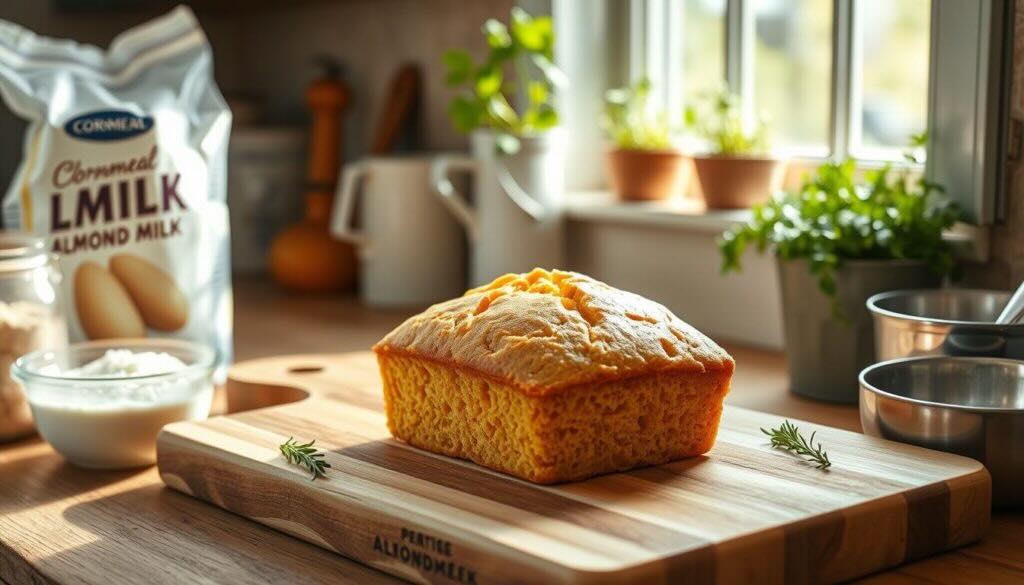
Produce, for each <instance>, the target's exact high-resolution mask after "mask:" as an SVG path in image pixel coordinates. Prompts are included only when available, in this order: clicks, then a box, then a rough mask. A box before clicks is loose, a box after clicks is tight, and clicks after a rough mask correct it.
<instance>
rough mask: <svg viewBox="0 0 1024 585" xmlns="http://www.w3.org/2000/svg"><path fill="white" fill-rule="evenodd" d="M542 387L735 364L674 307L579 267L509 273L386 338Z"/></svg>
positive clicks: (383, 349) (389, 344) (423, 354)
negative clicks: (596, 277) (674, 311)
mask: <svg viewBox="0 0 1024 585" xmlns="http://www.w3.org/2000/svg"><path fill="white" fill-rule="evenodd" d="M373 349H374V351H376V352H378V353H387V352H395V353H400V354H404V355H410V356H415V357H420V358H423V359H428V360H432V361H436V362H440V363H443V364H448V365H452V366H455V367H459V368H466V369H469V370H472V371H475V372H477V373H480V374H483V375H486V376H490V377H493V378H497V379H499V380H501V381H503V382H506V383H508V384H510V385H512V386H514V387H517V388H519V389H520V390H522V391H524V392H526V393H528V394H532V395H543V394H547V393H549V392H552V391H555V390H558V389H561V388H567V387H570V386H577V385H580V384H587V383H594V382H604V381H609V380H617V379H623V378H630V377H633V376H638V375H646V374H654V373H658V372H667V371H672V372H712V371H723V372H724V371H728V372H730V373H731V372H732V370H733V367H734V365H733V360H732V358H731V357H729V354H727V353H726V352H725V350H723V349H722V348H721V347H719V346H718V345H717V344H715V342H713V341H711V340H710V339H708V338H707V337H705V336H704V335H703V334H702V333H701V332H699V331H697V330H696V329H694V328H693V327H691V326H689V325H688V324H686V323H685V322H683V321H682V320H680V319H679V318H678V317H676V316H675V315H673V314H672V312H671V311H669V310H668V309H666V308H665V307H663V306H662V305H659V304H658V303H655V302H654V301H651V300H648V299H645V298H643V297H641V296H639V295H636V294H633V293H630V292H626V291H623V290H619V289H617V288H613V287H611V286H608V285H607V284H605V283H603V282H600V281H597V280H594V279H593V278H590V277H589V276H585V275H583V274H578V273H575V272H562V271H559V270H554V271H550V272H549V271H547V270H543V269H540V268H536V269H534V270H533V271H532V272H530V273H528V274H506V275H505V276H501V277H499V278H497V279H495V280H494V282H492V283H490V284H488V285H485V286H481V287H479V288H474V289H471V290H469V291H467V292H466V294H465V295H463V296H462V297H459V298H456V299H452V300H450V301H445V302H443V303H439V304H436V305H434V306H432V307H430V308H429V309H427V310H426V311H424V312H422V313H420V314H418V315H416V316H413V317H410V318H409V319H408V320H406V321H405V322H404V323H402V324H401V325H399V326H398V327H397V328H396V329H395V330H394V331H392V332H391V333H389V334H388V335H387V336H386V337H384V339H382V340H381V341H380V342H379V343H377V345H375V346H374V348H373Z"/></svg>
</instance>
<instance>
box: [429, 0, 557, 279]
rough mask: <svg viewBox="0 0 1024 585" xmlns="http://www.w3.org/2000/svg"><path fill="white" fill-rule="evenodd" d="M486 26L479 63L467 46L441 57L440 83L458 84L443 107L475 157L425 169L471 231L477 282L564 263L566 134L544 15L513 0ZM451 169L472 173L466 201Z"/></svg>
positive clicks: (548, 23)
mask: <svg viewBox="0 0 1024 585" xmlns="http://www.w3.org/2000/svg"><path fill="white" fill-rule="evenodd" d="M483 32H484V35H485V37H486V40H487V46H488V53H487V55H486V57H485V58H484V60H483V61H482V62H479V63H478V62H475V61H474V59H473V57H472V56H471V55H470V54H469V53H468V52H467V51H464V50H452V51H448V52H446V53H445V55H444V63H445V66H446V68H447V71H448V73H447V83H448V85H449V86H450V87H454V88H458V89H459V93H458V95H457V96H455V98H454V99H452V101H451V103H450V105H449V108H448V114H449V116H450V117H451V120H452V122H453V123H454V125H455V127H456V128H457V129H458V130H460V131H461V132H465V133H469V134H470V150H471V154H472V156H471V157H469V158H465V157H441V158H440V159H439V160H437V161H436V162H435V164H434V168H433V170H432V174H433V178H434V185H435V189H436V191H437V192H438V194H439V195H440V196H441V197H442V201H444V203H445V204H446V205H448V207H449V208H450V209H451V210H452V212H453V213H454V215H455V216H456V217H457V218H458V219H459V220H460V221H462V222H463V223H464V224H465V226H466V229H467V231H468V232H469V236H470V240H471V243H472V245H473V253H472V269H471V280H472V281H473V283H474V284H481V283H484V282H488V281H490V280H491V279H492V278H493V277H495V276H498V275H499V274H503V273H506V272H523V271H528V270H530V269H532V268H533V267H534V266H559V265H561V264H562V263H563V243H562V241H563V237H562V227H561V225H562V224H561V214H560V211H561V199H562V194H563V190H564V189H563V185H564V172H565V171H564V166H565V165H564V148H565V140H564V135H563V133H562V132H561V131H559V129H558V128H557V126H558V114H557V112H556V110H555V106H554V98H553V90H554V89H555V88H556V87H557V86H560V85H563V84H565V83H566V82H565V79H564V75H563V74H562V72H561V71H560V70H559V69H558V68H557V67H556V66H555V64H554V61H553V59H554V46H555V33H554V27H553V25H552V21H551V18H550V17H547V16H540V17H536V18H534V17H531V16H530V15H529V14H527V13H526V12H525V11H523V10H522V9H520V8H518V7H516V8H513V9H512V14H511V19H510V22H509V24H508V25H506V24H504V23H502V22H499V21H498V20H495V19H491V20H488V21H487V22H486V23H485V24H484V27H483ZM515 97H519V98H520V99H519V100H516V99H514V98H515ZM517 101H518V102H519V103H520V107H519V108H516V107H514V106H513V103H516V102H517ZM453 170H463V171H468V172H470V173H472V174H473V206H472V207H471V206H470V205H469V204H468V203H467V202H466V200H465V199H464V198H463V197H461V196H460V195H459V194H458V193H457V192H456V191H455V189H454V188H453V186H452V184H451V182H450V181H449V179H448V173H449V172H450V171H453Z"/></svg>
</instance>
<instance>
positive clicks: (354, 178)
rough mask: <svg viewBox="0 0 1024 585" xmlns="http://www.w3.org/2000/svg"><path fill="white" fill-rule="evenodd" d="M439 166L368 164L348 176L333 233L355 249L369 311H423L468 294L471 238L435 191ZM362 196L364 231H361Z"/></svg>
mask: <svg viewBox="0 0 1024 585" xmlns="http://www.w3.org/2000/svg"><path fill="white" fill-rule="evenodd" d="M433 160H434V159H433V158H432V157H379V158H369V159H365V160H362V161H359V162H357V163H355V164H351V165H348V166H347V167H345V169H344V170H343V171H342V176H341V181H340V182H339V185H340V192H339V193H338V197H337V202H336V204H335V206H334V216H333V217H332V221H331V232H332V234H333V235H334V236H335V237H337V238H338V239H341V240H345V241H348V242H352V243H353V244H355V246H356V249H357V250H358V255H359V281H360V293H361V296H362V299H363V302H365V303H366V304H368V305H373V306H378V307H420V306H425V305H429V304H432V303H435V302H438V301H442V300H445V299H449V298H452V297H457V296H459V295H461V294H462V293H463V292H464V291H465V289H466V269H465V265H466V259H465V256H466V252H465V238H464V237H463V235H462V229H461V227H460V226H459V224H458V223H457V222H456V221H455V220H454V219H453V218H452V216H451V214H450V213H448V211H447V210H446V209H445V206H444V204H442V203H441V202H440V201H438V199H437V197H436V196H435V195H434V193H433V190H432V189H431V181H430V170H431V164H432V162H433ZM360 186H361V187H362V188H361V189H360V188H359V187H360ZM359 194H361V195H362V204H361V206H360V219H361V225H362V227H361V228H360V229H356V228H354V227H353V226H352V215H353V210H354V208H355V205H356V198H357V197H358V196H359Z"/></svg>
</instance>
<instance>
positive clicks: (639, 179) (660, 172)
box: [607, 149, 690, 201]
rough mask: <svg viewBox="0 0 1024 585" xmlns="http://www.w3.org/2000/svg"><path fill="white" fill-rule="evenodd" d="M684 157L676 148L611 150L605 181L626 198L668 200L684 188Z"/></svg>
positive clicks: (687, 175) (686, 176)
mask: <svg viewBox="0 0 1024 585" xmlns="http://www.w3.org/2000/svg"><path fill="white" fill-rule="evenodd" d="M687 158H688V157H687V156H686V155H684V154H683V153H681V152H679V151H676V150H619V149H616V150H610V151H608V155H607V161H608V165H607V168H608V180H609V182H610V183H611V187H612V191H614V192H615V193H616V194H617V195H618V196H619V198H620V199H623V200H626V201H654V200H658V199H668V198H670V197H675V196H677V195H681V194H682V193H683V190H684V189H685V188H686V182H687V181H688V180H689V178H690V163H689V161H688V160H687Z"/></svg>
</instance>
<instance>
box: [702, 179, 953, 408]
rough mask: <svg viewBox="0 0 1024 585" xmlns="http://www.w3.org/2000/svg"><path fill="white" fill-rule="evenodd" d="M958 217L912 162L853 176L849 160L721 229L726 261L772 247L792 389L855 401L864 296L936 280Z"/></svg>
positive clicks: (868, 340)
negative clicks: (947, 234) (946, 236)
mask: <svg viewBox="0 0 1024 585" xmlns="http://www.w3.org/2000/svg"><path fill="white" fill-rule="evenodd" d="M959 217H960V212H959V210H958V208H957V207H956V206H955V204H953V203H951V202H949V201H948V199H946V198H945V197H944V196H943V195H942V188H941V187H939V186H938V185H935V184H933V183H931V182H929V181H926V180H924V179H916V180H915V179H913V178H912V177H911V175H910V172H909V171H894V170H893V169H891V168H884V169H882V170H879V171H874V172H868V173H866V175H865V177H864V180H863V181H857V180H856V175H855V166H854V162H853V161H846V162H843V163H832V162H829V163H826V164H823V165H821V166H820V167H819V168H818V169H817V171H816V172H815V174H814V175H813V176H810V177H808V178H807V179H805V181H804V182H803V184H802V185H801V186H800V188H799V189H798V190H796V191H794V192H791V193H780V194H777V195H776V196H774V197H773V198H772V199H771V200H769V201H768V202H766V203H764V204H760V205H756V206H754V208H753V218H752V219H751V220H750V221H749V222H748V223H746V224H745V225H740V226H737V227H735V228H733V229H731V230H729V231H727V232H725V233H724V234H723V236H722V239H721V241H720V248H721V252H722V257H723V263H722V269H723V272H728V271H730V270H739V269H740V258H741V257H742V255H743V252H744V250H746V249H747V248H748V246H751V245H753V246H754V247H755V248H756V249H757V250H758V251H760V252H763V251H765V250H767V249H769V248H770V249H771V250H772V251H773V252H774V254H775V256H776V258H777V259H778V270H779V282H780V286H781V289H782V313H783V332H784V335H785V339H786V358H787V361H788V366H789V375H790V388H791V390H792V391H793V392H795V393H797V394H800V395H803V396H807V397H810V398H815V399H818V400H825V401H829V402H844V403H855V402H857V375H858V373H859V372H860V370H861V369H863V368H864V367H866V366H868V365H870V364H871V363H872V362H873V361H874V337H873V334H872V324H871V317H870V315H869V314H868V311H867V309H866V307H865V303H866V301H867V299H868V297H870V296H871V295H873V294H875V293H879V292H883V291H887V290H894V289H906V288H931V287H935V286H938V285H939V284H940V283H941V279H942V278H943V277H944V276H946V275H950V274H952V273H954V271H955V268H956V266H955V263H954V260H953V254H952V251H951V248H950V245H949V244H948V243H947V242H946V241H944V240H943V239H942V232H943V231H944V230H946V229H947V228H949V227H951V226H952V225H953V224H954V223H955V222H956V221H957V219H958V218H959Z"/></svg>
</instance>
